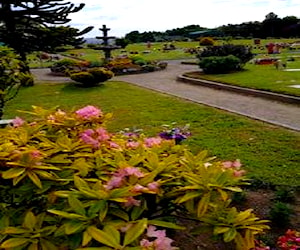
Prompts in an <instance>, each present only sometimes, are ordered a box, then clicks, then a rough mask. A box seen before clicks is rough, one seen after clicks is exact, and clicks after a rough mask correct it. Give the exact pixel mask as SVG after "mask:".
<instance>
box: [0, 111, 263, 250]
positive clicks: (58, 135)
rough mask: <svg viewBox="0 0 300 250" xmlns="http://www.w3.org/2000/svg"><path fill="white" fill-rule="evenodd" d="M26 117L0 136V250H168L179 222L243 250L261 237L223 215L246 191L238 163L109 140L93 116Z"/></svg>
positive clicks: (246, 215)
mask: <svg viewBox="0 0 300 250" xmlns="http://www.w3.org/2000/svg"><path fill="white" fill-rule="evenodd" d="M30 113H31V114H32V115H36V117H37V119H36V120H34V121H31V122H26V121H23V120H22V119H20V118H16V119H15V120H14V121H13V125H12V126H11V127H7V128H5V129H2V130H0V149H1V150H0V183H1V184H0V197H1V202H0V206H1V209H0V248H4V249H51V250H52V249H53V250H55V249H82V250H83V249H86V248H88V249H111V250H113V249H120V250H121V249H124V250H130V249H141V250H144V249H166V250H167V249H175V248H174V247H173V246H172V245H171V243H172V240H171V239H170V238H168V237H167V235H166V234H165V232H164V230H161V229H168V228H169V229H176V230H180V229H183V227H182V225H180V224H178V223H179V221H178V220H176V218H177V216H178V215H180V217H182V216H186V218H189V219H192V220H195V221H198V222H199V225H201V227H203V226H207V227H208V228H209V229H210V230H211V233H212V234H214V235H222V236H223V239H224V241H225V242H230V241H235V243H236V246H237V249H240V250H247V249H251V248H253V247H254V236H255V235H256V234H259V233H262V232H263V231H264V230H265V229H267V228H268V227H267V226H266V225H265V222H266V221H261V220H259V219H258V218H257V217H255V215H254V214H253V213H252V211H251V209H250V210H246V211H242V212H239V211H237V210H236V209H235V208H232V207H231V206H230V202H231V199H230V197H231V195H232V193H234V192H240V191H241V188H240V186H241V185H245V184H247V179H246V177H245V176H244V170H242V169H241V164H240V162H239V161H234V162H228V161H227V162H221V161H218V160H217V159H215V158H214V157H209V156H208V155H207V152H206V151H202V152H199V153H198V154H192V153H191V152H190V150H189V149H188V148H187V147H186V146H184V145H176V144H175V142H174V141H172V140H164V139H162V138H160V137H146V136H145V135H139V134H126V133H125V134H124V133H110V132H109V131H108V130H107V128H106V121H107V119H108V118H110V117H111V114H103V113H102V111H101V110H100V109H98V108H96V107H94V106H87V107H84V108H82V109H79V110H77V111H75V112H69V113H67V112H64V111H62V110H52V111H49V110H44V109H42V108H40V107H34V110H33V111H32V112H30ZM170 218H173V219H172V220H171V221H172V222H171V221H170ZM156 227H159V229H157V228H156ZM93 247H94V248H93Z"/></svg>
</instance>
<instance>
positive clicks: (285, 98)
mask: <svg viewBox="0 0 300 250" xmlns="http://www.w3.org/2000/svg"><path fill="white" fill-rule="evenodd" d="M177 81H181V82H185V83H189V84H195V85H201V86H204V87H210V88H214V89H222V90H227V91H232V92H236V93H239V94H244V95H253V96H258V97H262V98H266V99H270V100H275V101H279V102H285V103H290V104H298V105H299V104H300V97H296V96H289V95H284V94H277V93H271V92H267V91H262V90H256V89H248V88H243V87H238V86H233V85H227V84H223V83H218V82H213V81H208V80H204V79H194V78H190V77H186V76H183V75H180V76H177Z"/></svg>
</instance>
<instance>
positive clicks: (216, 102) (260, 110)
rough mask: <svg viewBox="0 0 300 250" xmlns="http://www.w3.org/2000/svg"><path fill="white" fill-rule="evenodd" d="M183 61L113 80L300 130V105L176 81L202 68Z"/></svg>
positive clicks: (44, 72)
mask: <svg viewBox="0 0 300 250" xmlns="http://www.w3.org/2000/svg"><path fill="white" fill-rule="evenodd" d="M180 62H181V61H179V60H174V61H168V67H167V69H166V70H162V71H156V72H152V73H147V74H135V75H124V76H116V77H114V78H113V79H112V80H118V81H125V82H128V83H131V84H135V85H138V86H141V87H144V88H148V89H152V90H155V91H159V92H162V93H165V94H170V95H173V96H177V97H180V98H184V99H187V100H190V101H193V102H196V103H201V104H204V105H207V106H211V107H215V108H218V109H223V110H226V111H229V112H232V113H237V114H240V115H243V116H247V117H250V118H253V119H257V120H261V121H264V122H267V123H271V124H275V125H278V126H282V127H285V128H288V129H292V130H296V131H300V105H293V104H285V103H282V102H277V101H272V100H267V99H263V98H261V97H254V96H246V95H242V94H237V93H233V92H229V91H224V90H217V89H212V88H209V87H203V86H199V85H192V84H188V83H183V82H180V81H176V78H177V76H178V75H181V74H182V73H184V72H188V71H196V70H198V69H199V67H198V66H197V65H186V64H181V63H180ZM31 71H32V73H33V74H34V75H35V78H36V81H37V83H39V82H53V81H55V82H62V83H63V82H70V81H71V80H70V78H68V77H58V76H53V75H51V74H49V73H50V71H49V69H32V70H31Z"/></svg>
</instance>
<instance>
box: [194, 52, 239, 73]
mask: <svg viewBox="0 0 300 250" xmlns="http://www.w3.org/2000/svg"><path fill="white" fill-rule="evenodd" d="M240 63H241V61H240V59H239V58H237V57H236V56H233V55H229V56H210V57H204V58H202V59H201V60H200V62H199V66H200V68H202V70H203V72H204V73H206V74H222V73H229V72H231V71H236V70H238V69H239V68H240Z"/></svg>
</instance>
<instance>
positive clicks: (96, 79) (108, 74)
mask: <svg viewBox="0 0 300 250" xmlns="http://www.w3.org/2000/svg"><path fill="white" fill-rule="evenodd" d="M112 77H113V72H112V71H110V70H108V69H105V68H91V69H88V70H87V71H81V72H75V73H71V74H70V78H71V79H72V80H73V81H75V82H79V83H81V84H83V86H84V87H91V86H95V85H97V84H99V83H101V82H105V81H107V80H109V79H110V78H112Z"/></svg>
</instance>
